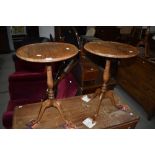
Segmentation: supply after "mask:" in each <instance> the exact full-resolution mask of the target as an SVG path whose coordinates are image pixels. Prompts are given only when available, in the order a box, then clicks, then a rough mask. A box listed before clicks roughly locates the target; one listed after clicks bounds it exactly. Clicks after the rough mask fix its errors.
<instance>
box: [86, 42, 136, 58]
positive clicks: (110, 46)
mask: <svg viewBox="0 0 155 155" xmlns="http://www.w3.org/2000/svg"><path fill="white" fill-rule="evenodd" d="M84 48H85V50H86V51H88V52H90V53H92V54H95V55H98V56H102V57H109V58H130V57H134V56H136V55H138V53H139V51H138V49H137V48H136V47H134V46H131V45H128V44H124V43H118V42H111V41H98V42H89V43H86V44H85V45H84Z"/></svg>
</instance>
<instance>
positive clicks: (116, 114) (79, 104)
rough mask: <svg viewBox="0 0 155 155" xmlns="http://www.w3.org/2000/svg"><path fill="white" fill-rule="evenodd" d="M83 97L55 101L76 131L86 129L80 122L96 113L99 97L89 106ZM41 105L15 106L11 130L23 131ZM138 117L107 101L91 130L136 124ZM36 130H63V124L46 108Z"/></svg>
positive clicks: (35, 115)
mask: <svg viewBox="0 0 155 155" xmlns="http://www.w3.org/2000/svg"><path fill="white" fill-rule="evenodd" d="M82 97H83V96H75V97H71V98H66V99H63V100H57V102H59V103H60V104H61V106H62V109H63V112H64V116H65V118H67V119H68V120H71V121H72V122H73V123H74V124H76V126H77V128H78V129H88V127H86V126H85V125H84V124H83V123H82V122H83V120H85V119H86V118H87V117H92V116H93V115H94V113H95V112H96V108H97V103H98V102H99V97H96V98H95V99H94V100H92V101H91V102H90V103H89V104H88V103H87V102H85V101H83V100H82ZM114 97H115V99H116V102H120V103H121V100H120V98H119V97H118V96H117V95H116V94H115V93H114ZM40 106H41V103H34V104H27V105H24V106H17V107H16V108H15V111H14V117H13V128H14V129H23V128H24V129H25V128H27V126H26V123H28V122H29V121H31V120H32V119H35V118H36V117H37V115H38V111H39V109H40ZM138 120H139V117H138V116H137V115H136V114H135V113H134V112H133V111H132V110H131V109H130V108H129V110H128V111H126V112H125V111H122V110H118V109H117V108H116V107H114V106H113V105H112V103H111V102H110V100H109V99H104V100H103V101H102V105H101V109H100V112H99V117H98V118H97V123H96V125H95V126H94V127H93V129H100V128H115V127H116V126H119V125H121V124H125V123H130V122H134V121H135V122H136V123H137V122H138ZM37 128H38V129H49V128H50V129H52V128H54V129H55V128H57V129H60V128H64V122H63V120H62V118H61V117H60V115H59V113H58V111H57V110H56V109H55V108H52V107H51V108H48V109H47V110H46V111H45V113H44V115H43V117H42V120H41V122H40V123H39V125H38V126H37Z"/></svg>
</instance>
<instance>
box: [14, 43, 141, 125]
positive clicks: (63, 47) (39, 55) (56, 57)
mask: <svg viewBox="0 0 155 155" xmlns="http://www.w3.org/2000/svg"><path fill="white" fill-rule="evenodd" d="M84 48H85V49H86V51H88V52H90V53H92V54H95V55H98V56H101V57H105V58H106V64H105V68H104V72H103V85H102V87H101V89H97V90H96V92H95V93H94V94H93V95H92V96H91V100H93V98H95V97H96V96H99V103H96V104H97V105H96V107H97V108H96V113H95V114H94V116H93V118H92V120H93V121H95V122H96V121H97V118H98V115H99V110H100V107H101V103H102V100H103V99H104V98H106V97H108V98H110V100H111V102H112V104H113V105H114V106H116V107H117V108H119V109H123V110H126V108H127V107H124V106H123V105H121V104H117V103H116V102H115V99H114V96H113V92H112V91H109V90H107V82H108V81H109V78H110V63H111V59H112V58H130V57H134V56H136V55H137V54H138V53H139V52H138V50H137V48H136V47H133V46H131V45H127V44H123V43H117V42H109V41H98V42H89V43H86V44H85V46H84ZM77 54H78V49H77V48H76V47H75V46H74V45H72V44H68V43H58V42H48V43H36V44H29V45H26V46H23V47H21V48H19V49H18V50H17V53H16V55H17V57H19V58H21V59H23V60H26V61H30V62H37V63H45V64H46V70H47V87H48V89H47V93H48V98H47V100H45V101H43V102H42V105H41V107H40V110H39V113H38V116H37V118H36V119H35V120H32V121H30V122H28V123H27V124H26V125H27V126H28V127H29V128H37V125H38V124H39V123H40V120H41V119H42V116H43V114H44V112H45V110H46V109H47V108H50V107H54V108H56V109H57V110H58V111H59V114H60V116H61V118H62V119H63V121H64V123H65V125H64V128H76V125H75V124H73V122H71V121H70V120H67V119H66V118H65V117H64V114H63V111H62V107H61V105H60V104H59V102H57V100H56V99H54V93H53V76H52V66H51V64H52V63H54V62H57V61H63V60H66V59H70V58H72V57H74V56H76V55H77Z"/></svg>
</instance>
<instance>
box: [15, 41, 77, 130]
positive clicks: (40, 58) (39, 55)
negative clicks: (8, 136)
mask: <svg viewBox="0 0 155 155" xmlns="http://www.w3.org/2000/svg"><path fill="white" fill-rule="evenodd" d="M77 53H78V49H77V48H76V47H75V46H74V45H72V44H68V43H56V42H48V43H36V44H29V45H26V46H23V47H21V48H19V49H18V50H17V52H16V55H17V57H19V58H21V59H23V60H26V61H30V62H37V63H45V64H46V66H47V67H46V69H47V87H48V89H47V93H48V99H47V100H45V101H43V102H42V104H41V108H40V110H39V113H38V117H37V119H36V120H31V121H30V122H27V126H28V127H31V128H36V126H37V125H38V124H39V122H40V120H41V118H42V116H43V114H44V112H45V110H46V109H47V108H49V107H55V108H56V109H57V110H58V111H59V113H60V115H61V117H62V119H63V120H64V122H65V123H66V126H68V127H73V126H74V125H73V124H72V122H70V121H68V120H66V119H65V117H64V115H63V112H62V108H61V105H60V104H59V102H57V100H54V93H53V77H52V67H51V63H53V62H57V61H62V60H66V59H69V58H72V57H74V56H75V55H76V54H77ZM27 93H28V92H27Z"/></svg>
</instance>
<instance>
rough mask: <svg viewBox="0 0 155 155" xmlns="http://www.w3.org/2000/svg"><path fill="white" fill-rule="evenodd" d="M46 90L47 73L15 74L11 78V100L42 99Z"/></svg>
mask: <svg viewBox="0 0 155 155" xmlns="http://www.w3.org/2000/svg"><path fill="white" fill-rule="evenodd" d="M46 89H47V84H46V73H44V72H39V73H30V72H29V73H26V72H15V73H13V74H11V75H10V76H9V94H10V100H16V99H28V100H33V99H38V98H39V99H41V98H43V97H44V94H45V91H46Z"/></svg>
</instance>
